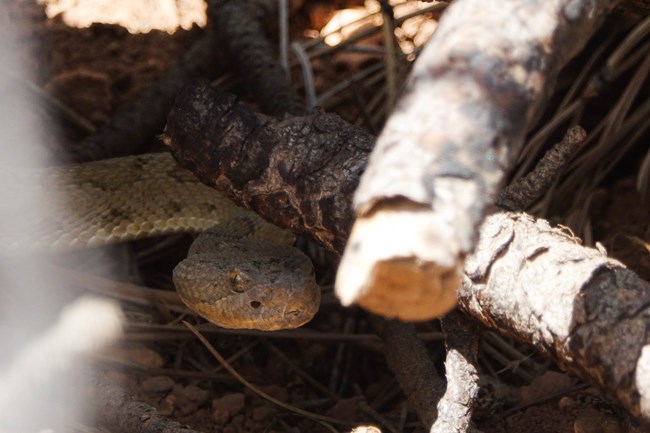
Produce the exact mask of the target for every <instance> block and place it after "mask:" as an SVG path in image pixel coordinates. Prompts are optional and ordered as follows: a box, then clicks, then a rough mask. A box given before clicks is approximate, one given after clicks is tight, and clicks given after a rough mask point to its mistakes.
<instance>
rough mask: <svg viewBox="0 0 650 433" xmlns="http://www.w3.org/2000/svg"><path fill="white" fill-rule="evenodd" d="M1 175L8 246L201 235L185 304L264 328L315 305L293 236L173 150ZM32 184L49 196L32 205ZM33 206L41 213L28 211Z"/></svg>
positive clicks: (301, 319) (183, 274)
mask: <svg viewBox="0 0 650 433" xmlns="http://www.w3.org/2000/svg"><path fill="white" fill-rule="evenodd" d="M1 176H2V177H3V178H4V179H5V180H4V185H5V191H4V192H3V194H7V195H8V196H6V197H3V200H0V201H1V202H2V204H0V215H2V219H3V221H5V223H4V224H0V243H1V244H2V245H3V248H5V250H7V251H14V250H15V251H21V250H25V249H26V250H32V249H37V250H43V249H49V250H61V249H80V248H88V247H94V246H100V245H106V244H110V243H115V242H123V241H127V240H131V239H138V238H145V237H152V236H157V235H163V234H171V233H181V232H203V233H202V234H200V235H199V236H198V237H197V239H196V240H195V241H194V243H193V244H192V247H191V248H190V252H189V254H188V258H187V259H185V260H183V261H182V262H181V263H180V264H179V265H178V266H177V267H176V268H175V270H174V284H175V285H176V288H177V291H178V293H179V294H180V296H181V299H182V300H183V301H184V302H185V304H187V306H188V307H190V308H191V309H193V310H194V311H196V312H197V313H199V314H200V315H202V316H203V317H205V318H206V319H208V320H210V321H211V322H213V323H215V324H217V325H219V326H222V327H226V328H252V329H262V330H275V329H286V328H295V327H298V326H300V325H302V324H304V323H306V322H308V321H309V320H311V318H312V317H313V316H314V314H315V313H316V311H317V310H318V307H319V304H320V291H319V288H318V286H317V284H316V282H315V281H314V278H313V268H312V265H311V262H310V260H309V259H308V258H307V257H306V256H305V255H304V254H303V253H301V252H300V251H298V250H296V249H295V248H293V247H292V246H291V243H292V242H293V236H292V235H291V234H290V233H288V232H286V231H284V230H281V229H279V228H277V227H275V226H273V225H271V224H269V223H267V222H265V221H264V220H262V219H261V218H260V217H258V216H257V215H256V214H254V213H253V212H250V211H246V210H244V209H241V208H239V207H237V206H236V205H235V204H234V203H232V202H231V201H230V200H229V199H227V198H226V197H224V196H223V195H221V194H219V193H218V192H216V191H215V190H213V189H211V188H209V187H207V186H205V185H203V184H201V183H200V182H199V181H198V180H197V179H196V178H195V177H194V175H193V174H192V173H190V172H189V171H187V170H184V169H182V168H180V167H179V166H178V165H177V164H176V162H175V161H174V160H173V158H172V157H171V155H169V154H167V153H159V154H147V155H139V156H132V157H124V158H114V159H108V160H104V161H97V162H91V163H86V164H79V165H74V166H70V167H58V168H48V169H36V170H25V169H14V168H11V167H4V168H3V169H2V173H1ZM30 189H32V190H44V191H46V192H47V194H45V195H43V196H42V198H40V199H39V202H38V203H29V200H30V199H29V198H28V197H29V194H25V191H28V190H30ZM8 203H11V204H8ZM16 203H17V204H16ZM34 204H38V205H40V207H39V209H40V212H39V213H38V214H37V215H34V213H35V212H34V210H33V209H27V210H25V208H26V207H28V206H29V205H34ZM7 221H11V223H6V222H7Z"/></svg>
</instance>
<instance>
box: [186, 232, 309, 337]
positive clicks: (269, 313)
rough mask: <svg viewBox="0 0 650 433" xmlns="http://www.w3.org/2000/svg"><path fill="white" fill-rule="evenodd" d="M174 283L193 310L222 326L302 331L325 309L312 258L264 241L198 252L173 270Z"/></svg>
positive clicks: (236, 243)
mask: <svg viewBox="0 0 650 433" xmlns="http://www.w3.org/2000/svg"><path fill="white" fill-rule="evenodd" d="M174 284H175V286H176V290H177V291H178V293H179V295H180V296H181V299H182V300H183V302H184V303H185V304H186V305H187V306H188V307H190V308H191V309H192V310H194V311H196V312H197V313H199V314H200V315H201V316H203V317H204V318H206V319H207V320H209V321H210V322H212V323H214V324H216V325H218V326H221V327H223V328H231V329H259V330H265V331H272V330H278V329H291V328H297V327H299V326H301V325H304V324H305V323H307V322H309V321H310V320H311V319H312V318H313V317H314V315H315V314H316V312H317V311H318V307H319V306H320V288H319V287H318V285H317V284H316V281H315V280H314V274H313V267H312V264H311V261H310V260H309V258H308V257H307V256H306V255H304V254H303V253H302V252H300V251H298V250H296V249H295V248H292V247H289V246H286V245H276V244H271V243H265V242H260V241H239V242H238V241H227V242H223V243H222V244H220V245H219V246H218V247H217V248H216V251H214V252H205V251H202V252H200V253H197V254H193V255H191V256H189V257H188V258H187V259H185V260H183V261H182V262H180V263H179V264H178V265H177V266H176V268H175V269H174Z"/></svg>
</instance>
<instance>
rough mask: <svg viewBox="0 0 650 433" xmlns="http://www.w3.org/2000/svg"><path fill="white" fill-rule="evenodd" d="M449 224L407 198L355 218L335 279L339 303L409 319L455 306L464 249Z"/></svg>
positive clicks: (437, 314) (435, 314)
mask: <svg viewBox="0 0 650 433" xmlns="http://www.w3.org/2000/svg"><path fill="white" fill-rule="evenodd" d="M450 224H452V222H446V221H443V220H441V219H440V217H439V216H438V215H437V214H434V213H433V212H432V211H431V209H430V208H428V207H426V206H421V205H416V204H413V203H412V202H408V201H393V202H390V203H388V204H383V205H381V206H380V207H378V208H375V209H374V210H373V211H372V212H371V213H369V214H367V215H366V216H362V217H360V218H359V219H357V222H356V223H355V225H354V227H353V229H352V233H351V235H350V239H349V241H348V244H347V247H346V250H345V254H344V255H343V260H342V262H341V265H340V267H339V271H338V275H337V280H336V294H337V295H338V297H339V299H340V300H341V302H342V303H343V304H344V305H350V304H355V303H356V304H359V305H360V306H362V307H364V308H366V309H367V310H369V311H371V312H373V313H376V314H379V315H382V316H385V317H388V318H398V319H401V320H408V321H421V320H429V319H432V318H436V317H440V316H442V315H444V314H445V313H447V312H448V311H450V310H451V309H453V308H454V306H455V305H456V292H457V290H458V288H459V287H460V284H461V272H462V266H463V263H464V260H463V259H464V253H463V252H462V249H461V248H460V242H458V241H457V240H456V239H455V238H454V236H453V233H454V231H453V230H451V229H450Z"/></svg>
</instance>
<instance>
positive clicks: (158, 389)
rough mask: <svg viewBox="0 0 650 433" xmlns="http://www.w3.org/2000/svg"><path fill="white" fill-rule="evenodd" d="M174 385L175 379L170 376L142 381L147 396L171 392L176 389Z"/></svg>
mask: <svg viewBox="0 0 650 433" xmlns="http://www.w3.org/2000/svg"><path fill="white" fill-rule="evenodd" d="M174 385H175V382H174V379H172V378H171V377H169V376H153V377H148V378H146V379H145V380H143V381H142V389H143V390H144V392H146V393H147V394H160V393H163V392H169V391H171V390H172V389H173V388H174Z"/></svg>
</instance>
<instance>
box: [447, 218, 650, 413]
mask: <svg viewBox="0 0 650 433" xmlns="http://www.w3.org/2000/svg"><path fill="white" fill-rule="evenodd" d="M459 302H460V306H461V308H462V309H463V310H465V311H466V312H467V313H469V314H471V315H472V316H474V317H476V318H477V319H479V320H480V321H481V322H483V323H484V324H485V325H487V326H489V327H491V328H496V329H499V330H500V331H502V332H505V333H507V334H508V335H511V336H515V337H517V338H519V339H521V340H522V341H526V342H528V343H530V344H533V345H535V347H538V348H540V349H542V350H543V351H545V352H547V353H548V354H549V355H551V356H552V357H553V358H554V359H555V360H556V361H557V362H558V363H559V364H560V365H561V366H563V367H564V368H566V369H569V370H571V371H573V372H575V373H576V374H578V375H579V376H580V377H582V378H584V379H586V380H587V381H588V382H591V383H593V384H596V385H598V386H599V387H601V388H604V389H606V390H607V391H609V392H610V393H612V394H614V395H616V397H617V398H618V399H619V401H621V403H622V404H623V405H624V406H625V407H626V408H627V409H628V410H629V411H630V412H631V413H632V414H633V415H635V416H641V417H643V418H644V419H645V420H650V358H649V355H648V354H649V353H650V285H649V284H648V283H647V282H645V281H643V280H641V279H640V278H639V277H638V276H637V275H636V274H634V273H633V272H632V271H630V270H628V269H626V268H625V267H624V266H623V265H622V264H621V263H619V262H617V261H616V260H613V259H610V258H608V257H607V256H606V254H604V252H601V251H599V250H597V249H594V248H586V247H583V246H581V245H580V243H579V240H578V239H576V238H574V237H572V236H570V235H568V234H566V233H564V232H562V231H560V230H558V229H553V228H551V227H550V226H549V224H548V223H547V222H546V221H543V220H535V219H534V218H532V217H530V216H528V215H525V214H521V213H505V212H504V213H497V214H494V215H491V216H489V217H488V218H487V219H486V220H485V222H484V223H483V225H482V227H481V236H480V240H479V243H478V245H477V248H476V251H475V253H474V254H473V255H472V256H470V257H469V258H468V260H467V263H466V264H465V271H464V277H463V286H462V288H461V289H460V291H459Z"/></svg>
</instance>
